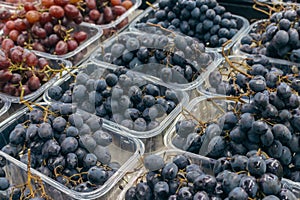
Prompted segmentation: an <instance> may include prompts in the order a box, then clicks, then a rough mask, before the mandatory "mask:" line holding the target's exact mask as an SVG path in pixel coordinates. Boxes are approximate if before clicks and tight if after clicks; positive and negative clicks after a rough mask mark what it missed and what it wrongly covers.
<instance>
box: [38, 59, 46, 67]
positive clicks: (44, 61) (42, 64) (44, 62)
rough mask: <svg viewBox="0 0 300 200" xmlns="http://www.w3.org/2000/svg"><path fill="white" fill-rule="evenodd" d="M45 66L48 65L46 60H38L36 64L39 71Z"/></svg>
mask: <svg viewBox="0 0 300 200" xmlns="http://www.w3.org/2000/svg"><path fill="white" fill-rule="evenodd" d="M46 65H49V62H48V60H46V59H45V58H39V64H38V66H39V67H40V68H41V69H44V67H45V66H46Z"/></svg>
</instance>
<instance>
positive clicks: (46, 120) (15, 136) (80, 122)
mask: <svg viewBox="0 0 300 200" xmlns="http://www.w3.org/2000/svg"><path fill="white" fill-rule="evenodd" d="M39 107H41V108H39ZM39 107H36V108H33V109H32V110H31V111H30V112H29V113H28V114H27V115H26V116H25V117H24V118H21V119H20V120H19V121H18V122H19V123H18V124H16V125H15V126H14V128H13V129H12V130H11V131H10V132H9V135H8V144H7V145H5V146H4V147H2V149H1V150H2V151H3V152H4V153H6V154H8V155H10V156H12V157H14V158H16V159H18V160H20V161H21V162H23V163H25V164H28V162H29V160H28V158H29V157H30V166H31V167H32V168H34V169H36V170H38V171H40V172H41V173H43V174H45V175H46V176H48V177H50V178H53V179H54V180H56V181H58V182H59V183H61V184H63V185H65V186H67V187H68V188H70V189H73V190H75V191H78V192H89V191H92V190H94V189H96V188H97V187H98V186H99V185H103V184H104V183H105V182H106V181H107V180H108V179H109V178H110V177H111V176H112V175H113V174H114V173H115V172H116V171H117V170H118V169H119V168H120V164H119V163H117V162H111V159H112V158H111V154H110V150H109V146H110V145H111V144H112V142H113V135H112V133H110V132H108V131H107V130H106V129H102V120H101V119H100V118H98V117H96V116H94V115H91V114H88V113H86V112H83V111H77V109H76V107H74V106H73V105H71V104H59V103H57V104H52V105H51V106H47V107H45V106H41V105H40V106H39ZM29 149H30V156H28V155H29Z"/></svg>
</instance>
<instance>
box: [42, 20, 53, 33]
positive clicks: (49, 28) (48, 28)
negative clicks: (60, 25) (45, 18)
mask: <svg viewBox="0 0 300 200" xmlns="http://www.w3.org/2000/svg"><path fill="white" fill-rule="evenodd" d="M44 29H45V31H46V32H47V35H50V34H52V33H53V25H52V23H51V22H47V23H46V24H45V25H44Z"/></svg>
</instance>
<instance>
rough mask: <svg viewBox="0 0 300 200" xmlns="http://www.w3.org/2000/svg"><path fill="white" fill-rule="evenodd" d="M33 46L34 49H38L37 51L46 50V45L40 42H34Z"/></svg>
mask: <svg viewBox="0 0 300 200" xmlns="http://www.w3.org/2000/svg"><path fill="white" fill-rule="evenodd" d="M32 48H33V50H36V51H41V52H46V50H45V48H44V46H43V45H42V44H41V43H39V42H34V43H33V45H32Z"/></svg>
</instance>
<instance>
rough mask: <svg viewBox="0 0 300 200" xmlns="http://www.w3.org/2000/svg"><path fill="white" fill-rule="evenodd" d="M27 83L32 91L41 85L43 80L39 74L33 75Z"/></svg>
mask: <svg viewBox="0 0 300 200" xmlns="http://www.w3.org/2000/svg"><path fill="white" fill-rule="evenodd" d="M27 85H28V87H29V89H30V90H31V91H35V90H37V89H39V87H41V82H40V79H39V78H38V77H37V76H31V77H30V78H29V80H28V82H27Z"/></svg>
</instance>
